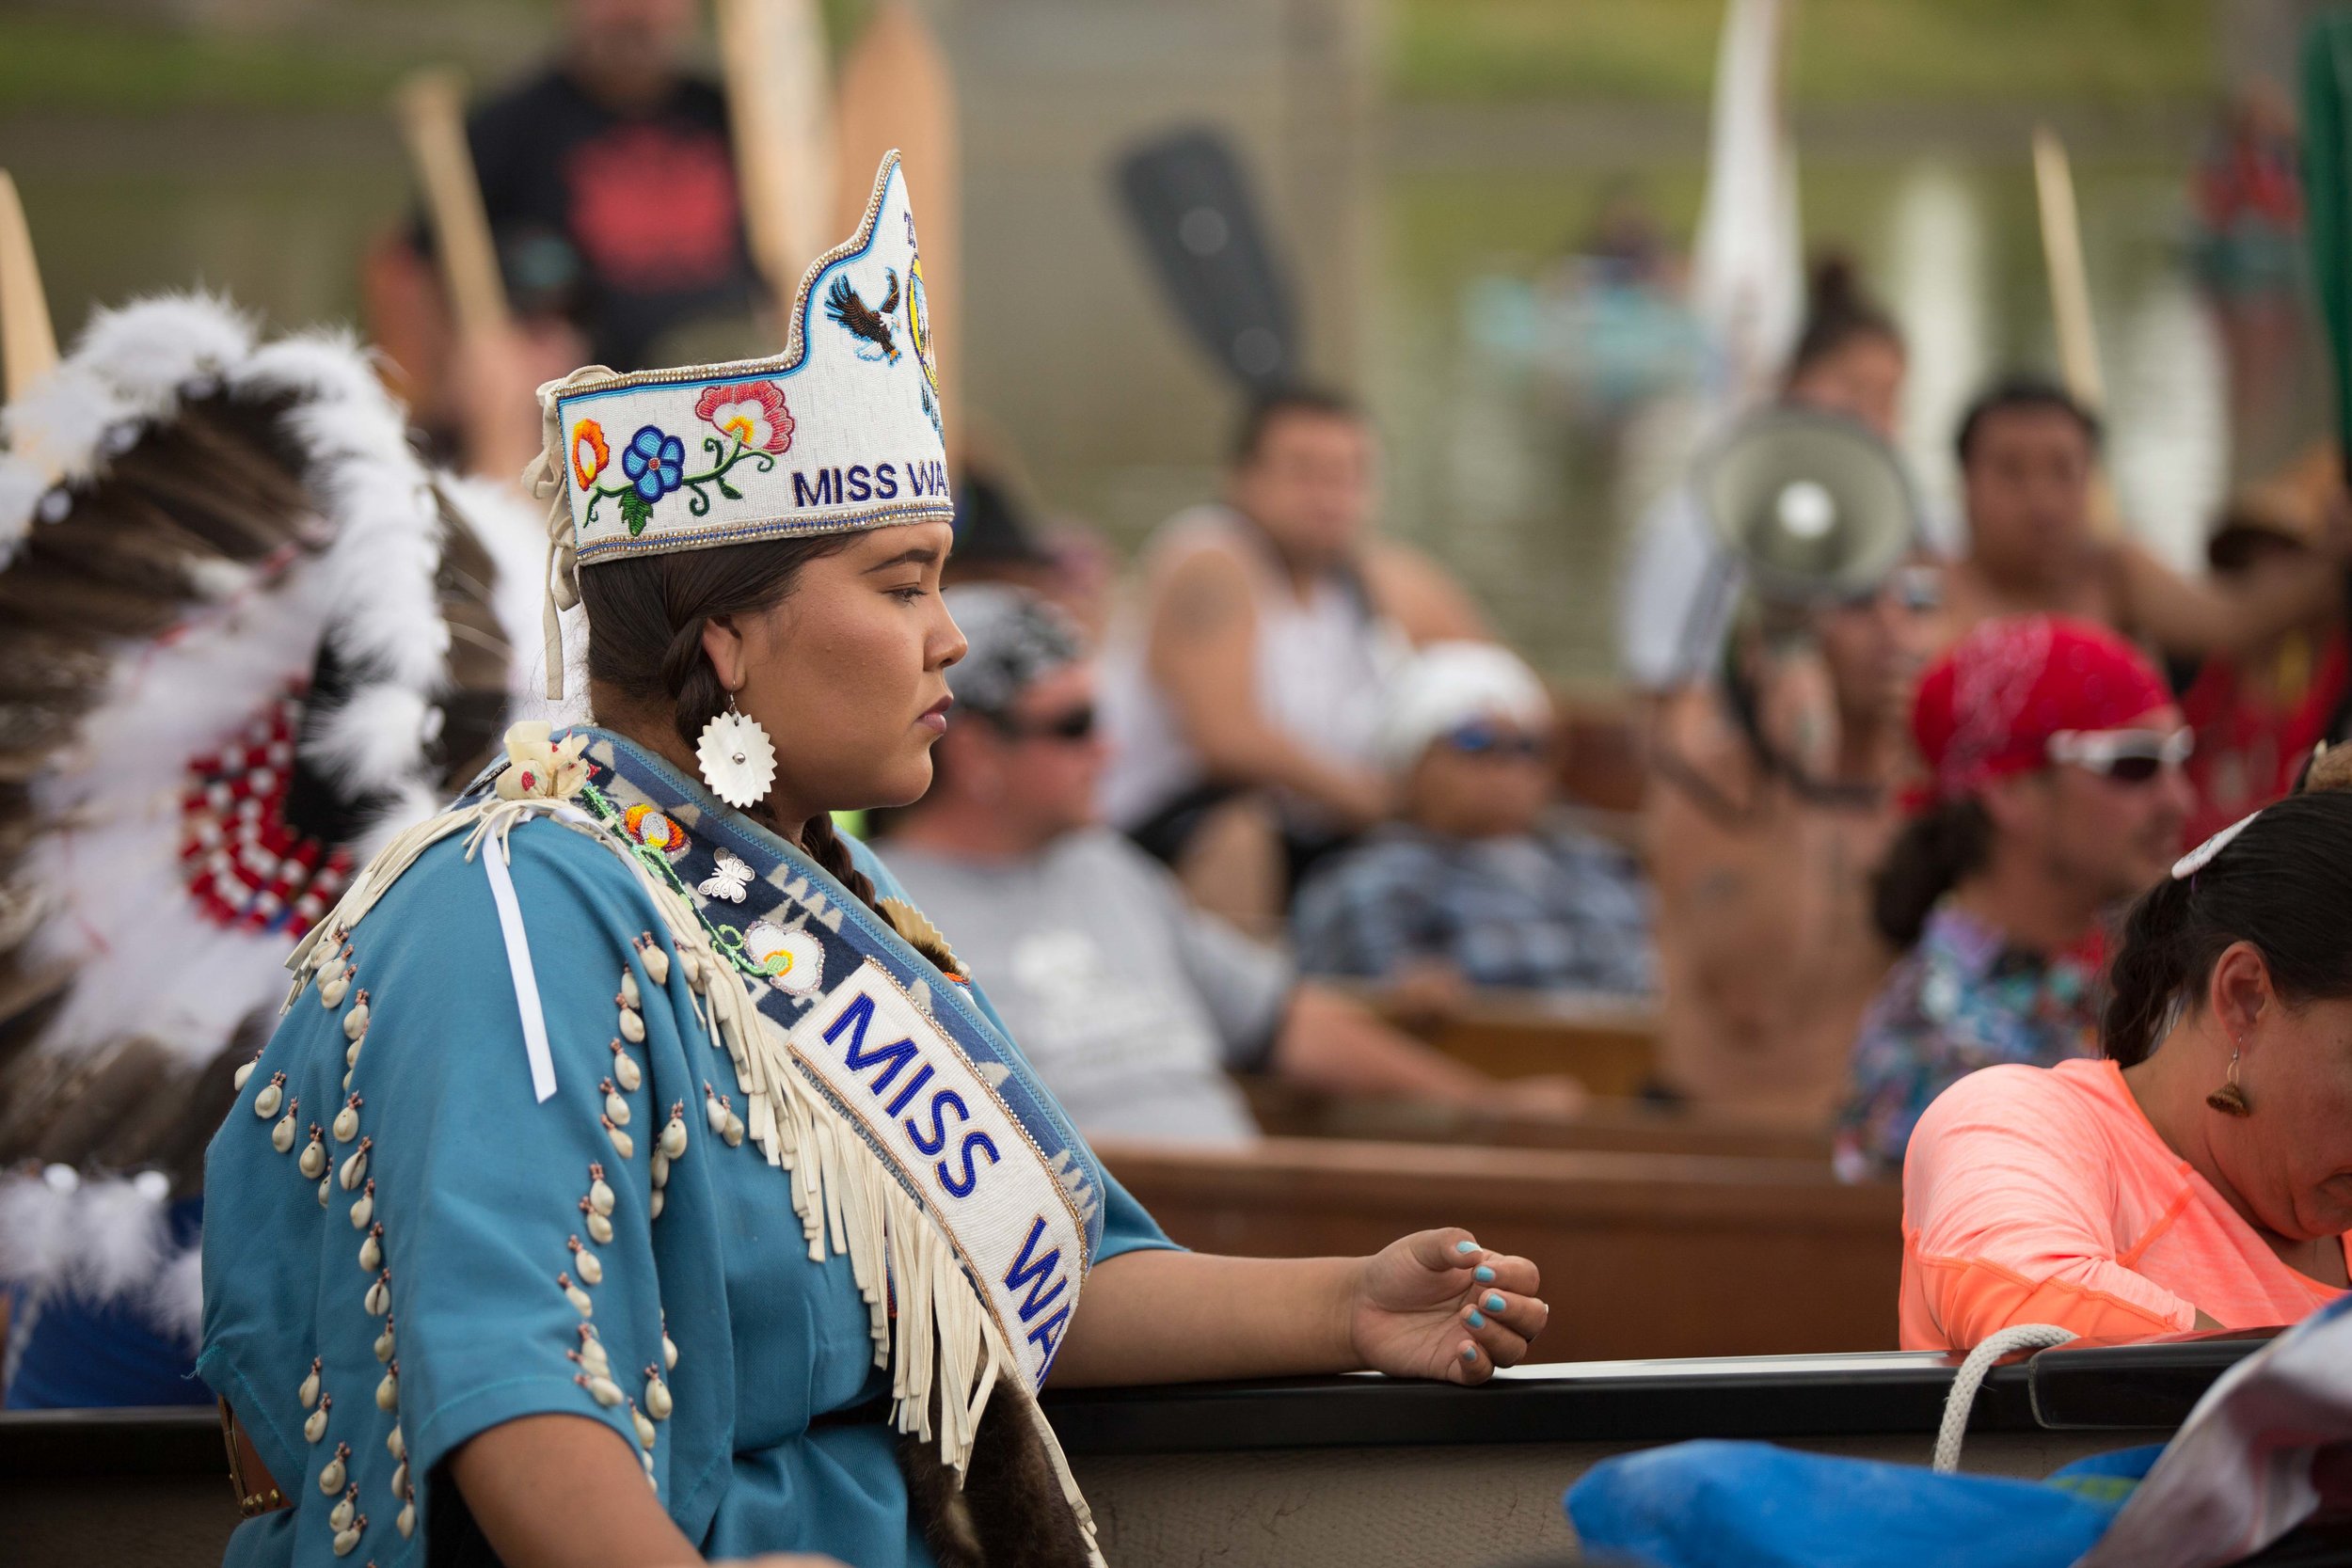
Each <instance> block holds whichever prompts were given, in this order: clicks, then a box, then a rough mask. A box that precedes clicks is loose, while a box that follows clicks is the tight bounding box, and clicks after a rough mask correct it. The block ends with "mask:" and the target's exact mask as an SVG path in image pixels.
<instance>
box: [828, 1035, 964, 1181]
mask: <svg viewBox="0 0 2352 1568" xmlns="http://www.w3.org/2000/svg"><path fill="white" fill-rule="evenodd" d="M873 1020H874V999H873V998H872V997H870V996H860V997H858V998H856V999H855V1000H853V1001H852V1002H850V1005H849V1006H846V1007H844V1008H842V1009H841V1016H840V1017H839V1018H836V1019H834V1021H833V1023H832V1024H831V1026H829V1027H828V1028H827V1029H826V1030H825V1043H826V1044H827V1045H838V1044H840V1043H841V1032H842V1031H843V1030H844V1029H847V1030H850V1032H851V1033H850V1053H849V1055H848V1056H847V1057H846V1058H845V1059H844V1065H845V1066H847V1067H848V1068H849V1069H850V1071H852V1072H855V1071H856V1070H857V1069H860V1068H866V1067H880V1068H881V1069H882V1071H881V1072H879V1073H877V1074H876V1075H875V1077H874V1080H873V1082H872V1083H871V1084H869V1085H866V1086H867V1087H868V1088H870V1089H872V1090H873V1091H874V1093H876V1094H880V1093H882V1090H884V1089H886V1088H888V1087H890V1081H891V1080H892V1079H894V1078H896V1077H898V1069H900V1068H902V1067H904V1066H906V1065H907V1063H909V1062H911V1061H913V1060H914V1041H913V1040H899V1041H898V1043H897V1044H895V1045H885V1046H882V1048H881V1049H879V1050H875V1051H868V1050H866V1025H867V1024H868V1023H870V1022H873ZM956 1106H957V1109H959V1110H961V1109H962V1106H963V1102H962V1101H957V1102H956ZM923 1152H924V1153H926V1154H936V1153H938V1152H939V1150H938V1149H937V1148H926V1149H925V1150H923Z"/></svg>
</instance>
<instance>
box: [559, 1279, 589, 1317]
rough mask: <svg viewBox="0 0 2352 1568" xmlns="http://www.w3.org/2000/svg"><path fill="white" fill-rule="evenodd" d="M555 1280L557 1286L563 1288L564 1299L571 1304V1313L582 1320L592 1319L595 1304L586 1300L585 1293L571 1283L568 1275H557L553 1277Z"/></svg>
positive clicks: (586, 1293)
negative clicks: (578, 1315)
mask: <svg viewBox="0 0 2352 1568" xmlns="http://www.w3.org/2000/svg"><path fill="white" fill-rule="evenodd" d="M555 1279H556V1283H557V1284H559V1285H561V1286H563V1287H564V1300H565V1301H568V1302H570V1303H571V1304H572V1310H573V1311H575V1312H577V1313H579V1314H580V1316H581V1317H583V1318H587V1317H593V1316H595V1315H596V1303H595V1302H593V1301H590V1300H589V1299H588V1292H587V1291H583V1290H581V1289H580V1287H579V1286H577V1285H575V1284H573V1283H572V1276H571V1275H568V1274H559V1275H556V1276H555Z"/></svg>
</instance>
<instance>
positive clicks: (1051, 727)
mask: <svg viewBox="0 0 2352 1568" xmlns="http://www.w3.org/2000/svg"><path fill="white" fill-rule="evenodd" d="M989 717H990V721H991V722H992V723H993V724H994V725H995V726H996V730H997V733H998V734H1000V735H1002V736H1004V737H1005V738H1006V739H1008V740H1060V741H1066V742H1068V743H1069V744H1071V745H1073V746H1074V745H1076V744H1077V743H1078V742H1080V741H1082V740H1092V739H1093V738H1094V729H1095V719H1094V705H1093V704H1092V703H1081V704H1080V705H1078V706H1076V707H1073V708H1072V709H1071V710H1070V711H1069V712H1067V713H1059V714H1056V715H1055V716H1054V717H1053V718H1051V719H1038V720H1033V721H1030V722H1028V723H1022V722H1021V721H1018V720H1015V719H1007V718H1004V717H1002V716H1000V715H995V714H992V715H990V716H989Z"/></svg>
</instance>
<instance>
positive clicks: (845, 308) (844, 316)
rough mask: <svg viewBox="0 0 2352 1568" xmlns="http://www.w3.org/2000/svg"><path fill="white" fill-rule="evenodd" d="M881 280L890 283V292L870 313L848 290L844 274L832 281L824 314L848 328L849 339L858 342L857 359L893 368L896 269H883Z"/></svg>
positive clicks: (847, 277) (895, 341) (847, 281)
mask: <svg viewBox="0 0 2352 1568" xmlns="http://www.w3.org/2000/svg"><path fill="white" fill-rule="evenodd" d="M882 276H883V277H886V278H888V279H889V280H890V292H889V293H887V294H885V295H883V296H882V309H879V310H877V309H873V308H872V307H870V306H868V305H867V304H866V301H865V300H864V299H862V298H860V297H859V296H858V292H857V291H856V290H855V289H853V288H851V287H850V278H849V275H848V274H847V273H844V274H843V275H842V276H841V277H836V278H834V280H833V287H832V288H831V289H829V290H827V291H826V293H825V314H826V315H828V316H831V317H832V318H833V319H834V321H836V322H838V323H840V324H841V325H843V326H844V327H846V328H848V329H849V333H850V336H851V337H852V338H854V339H856V340H857V343H856V349H857V356H858V357H859V358H860V359H872V360H877V361H884V362H887V363H889V364H893V365H895V364H897V363H898V335H897V334H896V333H894V332H892V331H891V329H890V318H891V317H892V315H893V314H895V313H896V312H897V310H898V269H896V268H895V267H894V268H889V269H886V270H885V271H884V272H883V275H882Z"/></svg>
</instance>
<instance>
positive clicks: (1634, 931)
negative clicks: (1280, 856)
mask: <svg viewBox="0 0 2352 1568" xmlns="http://www.w3.org/2000/svg"><path fill="white" fill-rule="evenodd" d="M1552 736H1553V726H1552V713H1551V702H1550V699H1549V696H1547V695H1546V693H1545V691H1544V688H1543V683H1542V682H1540V681H1538V680H1537V679H1536V678H1535V673H1534V671H1533V670H1530V669H1529V668H1528V667H1527V666H1526V664H1525V663H1524V662H1522V661H1521V660H1520V659H1519V657H1518V656H1517V655H1516V654H1513V653H1512V652H1510V651H1509V650H1508V649H1505V648H1502V647H1498V646H1496V645H1495V644H1493V643H1488V642H1439V643H1435V644H1432V645H1431V646H1430V647H1428V648H1425V649H1423V650H1422V652H1421V653H1420V654H1419V655H1417V656H1415V657H1414V659H1413V661H1412V663H1410V664H1409V665H1407V666H1406V668H1405V670H1404V671H1403V672H1402V673H1401V674H1400V675H1399V677H1398V679H1397V681H1396V683H1395V685H1394V686H1393V687H1392V688H1391V692H1390V697H1389V703H1388V707H1387V711H1386V712H1385V713H1384V714H1383V715H1382V719H1381V724H1380V729H1379V731H1378V736H1377V740H1378V746H1379V752H1380V757H1381V760H1382V762H1383V763H1384V764H1385V765H1386V766H1387V768H1388V769H1389V774H1390V777H1391V779H1392V780H1393V781H1394V786H1395V789H1396V791H1397V795H1398V798H1399V800H1401V801H1402V802H1403V807H1404V819H1403V820H1402V821H1399V822H1395V823H1391V824H1389V825H1386V826H1384V827H1380V828H1375V829H1374V830H1373V831H1372V832H1370V833H1368V834H1367V835H1365V837H1364V839H1363V840H1362V841H1361V842H1360V843H1359V844H1358V845H1357V846H1355V847H1352V848H1349V849H1346V850H1343V851H1342V852H1341V853H1340V854H1339V855H1337V856H1335V857H1333V858H1332V859H1331V860H1329V861H1327V862H1326V863H1324V864H1323V865H1321V866H1319V867H1317V869H1316V870H1315V872H1314V873H1313V874H1312V875H1311V876H1310V877H1309V879H1308V880H1307V884H1306V886H1305V887H1304V888H1302V889H1301V890H1300V893H1299V898H1298V907H1297V910H1296V911H1295V914H1294V916H1293V923H1292V924H1293V931H1294V934H1295V937H1296V940H1297V943H1298V957H1299V963H1300V965H1301V966H1302V967H1303V968H1305V969H1307V970H1308V971H1309V972H1310V973H1313V974H1333V975H1346V976H1349V977H1351V978H1357V979H1365V980H1375V981H1387V982H1403V983H1406V984H1407V985H1412V986H1414V987H1415V989H1421V988H1420V986H1419V985H1418V984H1416V983H1417V982H1422V981H1423V980H1440V981H1442V980H1451V981H1453V982H1454V983H1455V984H1457V985H1458V984H1459V983H1462V982H1467V983H1468V984H1470V985H1471V986H1479V987H1490V988H1509V989H1514V990H1580V991H1609V992H1616V993H1619V994H1646V993H1647V992H1648V991H1649V990H1652V989H1653V987H1654V985H1655V984H1656V976H1655V968H1656V966H1655V963H1654V960H1653V958H1652V955H1651V950H1650V934H1649V924H1650V911H1649V893H1648V890H1647V889H1646V888H1645V887H1644V886H1643V885H1642V881H1641V878H1640V874H1639V873H1638V872H1637V871H1636V870H1635V869H1634V867H1633V863H1632V861H1631V859H1630V857H1629V856H1628V855H1627V854H1626V853H1625V852H1624V851H1623V850H1621V849H1619V848H1617V847H1615V846H1613V845H1610V844H1608V843H1605V842H1604V841H1602V840H1600V839H1597V838H1595V837H1593V836H1590V835H1588V834H1584V833H1580V832H1573V831H1571V830H1568V829H1567V828H1565V826H1564V825H1561V824H1559V823H1555V822H1548V821H1547V820H1546V816H1547V814H1548V812H1549V808H1550V807H1551V805H1552V791H1551V778H1552V768H1551V747H1552V744H1553V740H1552Z"/></svg>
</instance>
